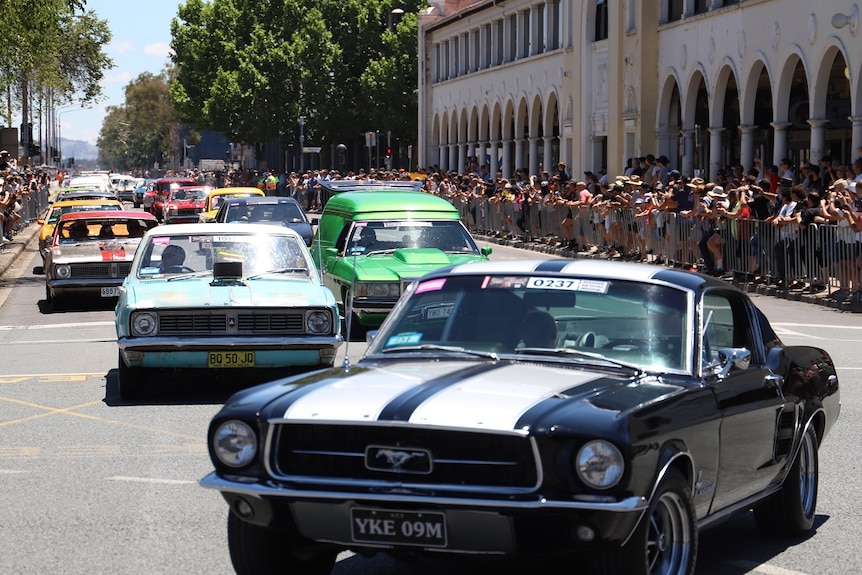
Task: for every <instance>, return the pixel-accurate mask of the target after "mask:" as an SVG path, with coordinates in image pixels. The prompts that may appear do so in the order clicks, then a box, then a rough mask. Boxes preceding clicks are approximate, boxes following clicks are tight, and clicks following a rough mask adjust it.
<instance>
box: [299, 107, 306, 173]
mask: <svg viewBox="0 0 862 575" xmlns="http://www.w3.org/2000/svg"><path fill="white" fill-rule="evenodd" d="M299 173H300V174H304V173H305V116H300V117H299Z"/></svg>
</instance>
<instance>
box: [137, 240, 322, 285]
mask: <svg viewBox="0 0 862 575" xmlns="http://www.w3.org/2000/svg"><path fill="white" fill-rule="evenodd" d="M300 244H301V242H298V241H297V240H296V238H294V237H292V236H287V235H283V234H251V233H248V234H245V233H230V234H215V233H199V234H194V235H169V234H165V235H156V236H151V237H150V238H149V240H148V241H147V243H146V245H143V246H141V248H140V249H141V258H140V260H139V268H138V269H137V270H136V274H137V276H138V277H140V278H152V277H165V276H179V275H191V274H209V273H212V270H213V264H215V263H219V262H241V263H242V275H243V276H246V277H247V276H250V275H260V274H266V273H267V272H272V273H279V272H281V271H283V270H286V269H290V270H291V274H290V277H303V276H305V277H308V276H309V275H310V273H311V272H310V270H313V269H314V268H313V265H312V264H310V263H309V261H308V259H307V257H306V253H307V252H305V251H304V250H303V249H302V247H301V246H300Z"/></svg>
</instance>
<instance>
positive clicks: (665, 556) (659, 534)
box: [645, 491, 694, 575]
mask: <svg viewBox="0 0 862 575" xmlns="http://www.w3.org/2000/svg"><path fill="white" fill-rule="evenodd" d="M693 530H694V525H693V523H692V520H691V515H690V513H689V510H688V506H687V504H686V501H685V499H684V498H683V497H682V496H681V495H680V494H679V493H676V492H673V491H666V492H665V493H662V494H661V495H660V496H659V498H658V501H657V502H656V505H655V507H654V508H653V509H652V513H651V514H650V517H649V526H648V527H647V539H646V548H645V551H646V562H647V572H648V573H650V574H651V575H653V574H654V575H681V574H685V573H689V571H688V569H689V565H690V562H691V552H692V538H691V534H692V531H693Z"/></svg>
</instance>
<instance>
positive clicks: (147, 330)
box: [132, 312, 156, 336]
mask: <svg viewBox="0 0 862 575" xmlns="http://www.w3.org/2000/svg"><path fill="white" fill-rule="evenodd" d="M155 331H156V316H155V315H154V314H151V313H149V312H142V313H136V314H135V315H134V317H132V333H133V334H134V335H137V336H145V335H153V333H155Z"/></svg>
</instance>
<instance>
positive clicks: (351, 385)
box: [284, 363, 464, 421]
mask: <svg viewBox="0 0 862 575" xmlns="http://www.w3.org/2000/svg"><path fill="white" fill-rule="evenodd" d="M458 365H459V366H463V365H464V364H463V363H461V364H458ZM452 366H453V364H451V363H450V364H435V365H433V366H428V365H425V364H422V366H421V367H419V366H418V365H417V366H416V367H414V368H412V369H411V368H410V367H407V366H402V367H401V368H400V369H399V371H398V373H387V370H385V369H375V370H371V371H367V372H364V373H360V374H357V375H354V376H351V377H349V378H347V379H345V380H343V381H338V382H336V383H333V384H330V385H327V386H324V387H321V388H319V389H316V390H314V391H312V392H311V393H308V394H306V395H304V396H302V397H300V398H299V399H298V400H296V401H295V402H294V403H293V404H292V405H291V406H290V407H288V408H287V411H286V412H285V413H284V417H285V419H320V420H333V419H334V420H345V421H374V420H376V419H377V417H378V416H379V415H380V412H381V411H382V410H383V408H384V407H386V406H387V405H388V404H389V403H390V402H391V401H392V400H393V399H395V398H396V397H398V396H399V395H401V394H402V393H404V392H405V391H407V390H408V389H410V388H412V387H415V386H417V385H419V384H420V383H422V382H423V381H425V380H427V379H429V378H433V377H434V376H435V374H436V373H437V372H438V370H439V372H446V371H449V370H451V369H452ZM441 368H443V369H441Z"/></svg>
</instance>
